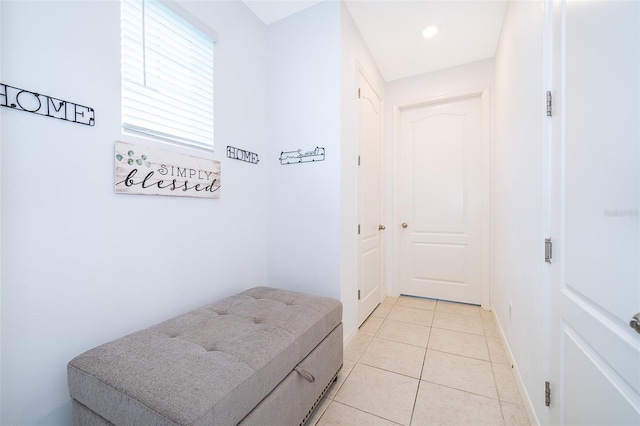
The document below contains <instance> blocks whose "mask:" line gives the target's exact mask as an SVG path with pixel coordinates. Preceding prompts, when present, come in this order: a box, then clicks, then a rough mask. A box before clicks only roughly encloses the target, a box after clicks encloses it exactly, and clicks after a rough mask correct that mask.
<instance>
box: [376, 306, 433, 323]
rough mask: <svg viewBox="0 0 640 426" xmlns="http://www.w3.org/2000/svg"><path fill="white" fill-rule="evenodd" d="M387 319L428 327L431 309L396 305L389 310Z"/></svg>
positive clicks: (431, 313) (431, 316)
mask: <svg viewBox="0 0 640 426" xmlns="http://www.w3.org/2000/svg"><path fill="white" fill-rule="evenodd" d="M387 319H390V320H394V321H401V322H409V323H411V324H418V325H422V326H425V327H428V326H430V325H431V321H432V320H433V311H428V310H425V309H416V308H408V307H406V306H398V305H396V306H394V307H393V309H391V312H389V315H388V316H387Z"/></svg>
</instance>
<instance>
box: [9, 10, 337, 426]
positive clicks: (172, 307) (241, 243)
mask: <svg viewBox="0 0 640 426" xmlns="http://www.w3.org/2000/svg"><path fill="white" fill-rule="evenodd" d="M0 5H1V7H2V21H1V31H2V33H1V34H2V35H1V38H2V49H1V64H2V69H1V75H2V82H3V83H6V84H10V85H13V86H17V87H21V88H25V89H28V90H34V91H39V92H41V93H44V94H49V95H52V96H55V97H60V98H62V99H65V100H69V101H74V102H78V103H80V104H84V105H88V106H91V107H93V108H95V111H96V125H95V127H88V126H82V125H78V124H73V123H69V122H64V121H60V120H54V119H51V118H46V117H43V116H38V115H35V114H29V113H25V112H20V111H14V110H10V109H8V108H0V119H1V120H2V129H1V133H0V136H1V139H2V157H1V158H2V165H1V166H2V167H1V169H2V170H1V173H2V174H1V178H2V188H1V190H2V210H1V215H2V229H1V231H2V247H1V249H2V292H1V301H2V306H1V310H2V311H1V314H2V318H1V321H2V343H1V344H2V369H1V374H2V389H1V391H2V395H1V396H2V398H1V403H2V417H1V419H0V423H2V424H6V425H19V424H25V425H26V424H28V425H38V424H42V425H57V424H59V425H62V424H70V407H71V404H70V400H69V397H68V390H67V383H66V364H67V362H68V361H69V360H70V359H71V358H72V357H73V356H75V355H77V354H79V353H81V352H83V351H84V350H87V349H89V348H91V347H93V346H95V345H98V344H100V343H103V342H106V341H108V340H111V339H114V338H117V337H120V336H122V335H124V334H126V333H129V332H132V331H134V330H137V329H140V328H142V327H145V326H148V325H151V324H153V323H156V322H158V321H160V320H164V319H167V318H170V317H171V316H174V315H177V314H179V313H182V312H185V311H188V310H191V309H193V308H196V307H198V306H201V305H204V304H206V303H210V302H212V301H214V300H217V299H219V298H221V297H223V296H226V295H229V294H232V293H235V292H237V291H240V290H243V289H245V288H248V287H250V286H254V285H265V284H266V283H267V256H266V249H267V227H268V225H267V215H266V211H267V201H268V198H267V182H268V162H269V161H268V157H269V155H268V154H269V152H268V150H267V137H266V134H267V131H268V129H267V124H266V123H267V113H266V111H267V101H266V98H267V89H266V87H267V81H266V70H267V64H266V50H267V49H266V28H265V27H264V25H263V24H262V23H260V22H259V21H258V20H257V18H255V16H253V14H251V12H249V10H248V9H247V8H246V7H245V6H244V5H243V4H242V3H241V2H207V3H203V2H193V3H184V4H183V7H185V8H186V9H189V10H190V11H191V13H193V14H194V15H196V16H198V17H199V18H200V19H201V20H202V21H205V22H207V23H209V24H210V25H211V27H212V28H213V29H214V30H215V31H217V32H218V34H219V36H220V44H219V45H218V46H217V47H216V59H215V67H216V75H215V78H216V81H215V108H216V129H215V130H216V146H217V148H216V150H215V153H214V154H209V153H206V152H204V151H199V150H192V149H182V148H170V149H175V150H176V151H179V152H183V153H184V152H186V153H190V154H194V155H201V156H204V157H209V158H214V159H217V160H221V161H222V189H221V191H222V193H221V198H220V199H219V200H203V199H191V198H176V197H151V196H132V195H116V194H114V189H113V186H114V177H113V173H114V171H113V167H114V166H113V144H114V141H115V140H127V141H134V139H132V138H131V137H126V136H122V135H121V131H120V118H119V115H120V66H119V64H120V57H119V54H120V53H119V52H120V49H119V43H120V31H119V28H120V23H119V2H117V1H115V2H114V1H100V2H68V1H46V2H22V1H21V2H12V1H3V2H1V3H0ZM336 55H337V53H336ZM336 75H337V71H336ZM336 78H337V77H336ZM336 104H337V103H336ZM337 109H338V108H337V105H336V110H337ZM135 141H140V142H141V143H149V142H144V141H141V140H137V139H136V140H135ZM298 142H299V141H296V143H298ZM311 143H315V142H311ZM227 144H228V145H233V146H237V147H240V148H244V149H248V150H250V151H254V152H257V153H258V154H259V155H260V159H261V162H260V164H259V165H257V166H256V165H251V164H248V163H243V162H239V161H232V160H228V159H226V157H225V147H226V145H227ZM329 153H330V155H331V153H332V151H329ZM333 161H336V160H335V159H334V160H333ZM332 186H335V183H334V184H333V185H332ZM331 189H334V188H331ZM308 266H309V267H310V268H312V267H317V266H318V265H317V264H311V265H308ZM334 275H337V273H336V274H334ZM336 280H337V277H336ZM336 293H337V291H336Z"/></svg>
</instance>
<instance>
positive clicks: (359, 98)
mask: <svg viewBox="0 0 640 426" xmlns="http://www.w3.org/2000/svg"><path fill="white" fill-rule="evenodd" d="M358 99H360V88H359V87H358Z"/></svg>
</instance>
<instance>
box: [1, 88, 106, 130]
mask: <svg viewBox="0 0 640 426" xmlns="http://www.w3.org/2000/svg"><path fill="white" fill-rule="evenodd" d="M0 106H3V107H7V108H13V109H16V110H18V111H25V112H31V113H33V114H38V115H44V116H45V117H51V118H58V119H60V120H65V121H70V122H72V123H78V124H85V125H87V126H94V125H95V124H96V112H95V111H94V110H93V108H90V107H87V106H84V105H80V104H75V103H73V102H68V101H63V100H62V99H57V98H54V97H51V96H47V95H42V94H40V93H36V92H31V91H29V90H24V89H18V88H17V87H13V86H9V85H8V84H2V83H0Z"/></svg>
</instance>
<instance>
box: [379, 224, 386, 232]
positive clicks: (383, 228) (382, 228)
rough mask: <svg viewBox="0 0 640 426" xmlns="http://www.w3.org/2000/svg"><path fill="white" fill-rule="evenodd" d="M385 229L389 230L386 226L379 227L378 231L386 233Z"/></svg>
mask: <svg viewBox="0 0 640 426" xmlns="http://www.w3.org/2000/svg"><path fill="white" fill-rule="evenodd" d="M385 229H387V227H386V226H384V225H378V231H384V230H385Z"/></svg>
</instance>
